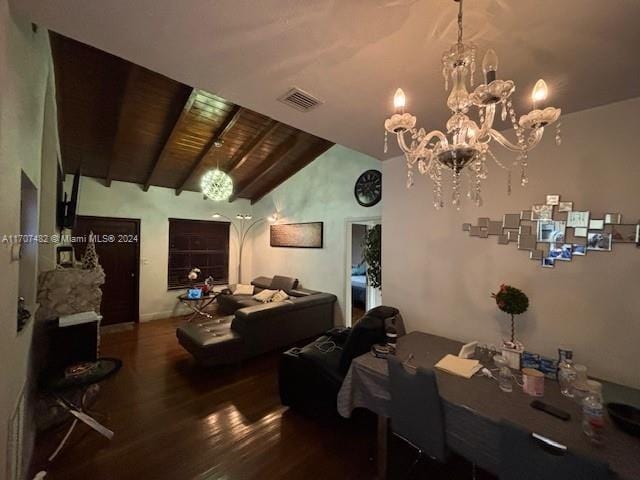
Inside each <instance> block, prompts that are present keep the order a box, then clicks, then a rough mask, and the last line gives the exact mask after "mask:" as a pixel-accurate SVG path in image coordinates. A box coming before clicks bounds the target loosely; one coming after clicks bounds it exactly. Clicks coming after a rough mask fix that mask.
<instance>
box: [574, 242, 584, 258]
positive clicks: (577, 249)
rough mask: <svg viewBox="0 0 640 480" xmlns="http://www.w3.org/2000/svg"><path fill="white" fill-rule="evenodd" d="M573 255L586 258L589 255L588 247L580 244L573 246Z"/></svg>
mask: <svg viewBox="0 0 640 480" xmlns="http://www.w3.org/2000/svg"><path fill="white" fill-rule="evenodd" d="M573 254H574V255H577V256H585V255H586V254H587V246H586V245H581V244H579V243H574V244H573Z"/></svg>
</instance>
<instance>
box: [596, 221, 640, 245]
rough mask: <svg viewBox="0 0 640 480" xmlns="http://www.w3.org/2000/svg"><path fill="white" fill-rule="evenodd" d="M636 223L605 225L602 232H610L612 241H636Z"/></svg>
mask: <svg viewBox="0 0 640 480" xmlns="http://www.w3.org/2000/svg"><path fill="white" fill-rule="evenodd" d="M637 229H638V226H637V225H625V224H617V225H613V224H612V225H605V227H604V233H610V234H611V240H612V241H613V243H636V231H637Z"/></svg>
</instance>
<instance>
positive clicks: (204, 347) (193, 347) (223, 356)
mask: <svg viewBox="0 0 640 480" xmlns="http://www.w3.org/2000/svg"><path fill="white" fill-rule="evenodd" d="M232 320H233V315H230V316H228V317H222V318H217V319H214V320H208V321H206V322H192V323H186V324H184V325H182V326H180V327H178V328H177V329H176V337H178V342H180V345H182V346H183V347H184V348H185V350H187V351H188V352H189V353H190V354H191V355H193V357H194V358H195V359H196V360H197V361H198V362H199V363H201V364H202V365H206V366H215V365H224V364H231V363H236V362H239V361H241V360H242V358H243V355H244V342H243V341H242V337H241V336H240V335H238V334H237V333H236V332H234V331H233V330H232V329H231V321H232Z"/></svg>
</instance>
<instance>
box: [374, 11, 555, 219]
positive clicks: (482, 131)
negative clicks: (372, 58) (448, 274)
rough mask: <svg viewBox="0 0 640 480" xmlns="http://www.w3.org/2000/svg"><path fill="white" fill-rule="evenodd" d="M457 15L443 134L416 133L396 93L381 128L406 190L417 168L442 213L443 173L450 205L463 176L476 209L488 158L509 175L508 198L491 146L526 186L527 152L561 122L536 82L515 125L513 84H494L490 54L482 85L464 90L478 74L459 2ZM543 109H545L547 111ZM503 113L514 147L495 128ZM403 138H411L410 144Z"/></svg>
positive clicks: (447, 56)
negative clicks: (510, 156)
mask: <svg viewBox="0 0 640 480" xmlns="http://www.w3.org/2000/svg"><path fill="white" fill-rule="evenodd" d="M455 1H457V2H458V3H459V10H458V41H457V42H456V43H455V44H454V45H453V46H452V47H451V48H450V49H449V50H447V51H446V52H444V54H443V55H442V75H443V76H444V83H445V90H448V89H449V80H451V84H452V87H451V92H450V94H449V97H448V99H447V106H448V107H449V109H450V110H451V111H452V112H453V115H451V117H450V118H449V120H448V121H447V124H446V134H445V133H443V132H441V131H439V130H434V131H431V132H428V133H427V132H426V131H425V130H424V128H420V129H417V128H416V117H415V116H413V115H411V114H410V113H408V112H405V109H404V107H405V95H404V92H403V91H402V89H400V88H399V89H398V90H397V91H396V94H395V96H394V106H395V113H394V115H392V116H391V118H388V119H387V120H386V121H385V123H384V127H385V143H384V151H385V153H386V151H387V133H388V132H391V133H394V134H396V136H397V139H398V145H399V146H400V149H401V150H402V151H403V152H404V154H405V157H406V160H407V188H411V187H412V186H413V169H414V166H415V165H417V169H418V172H420V173H421V174H423V175H428V176H429V177H430V178H431V180H432V181H433V204H434V207H435V208H438V209H439V208H442V207H443V206H444V202H443V200H442V183H443V175H444V173H445V172H450V174H451V176H452V198H451V203H452V204H453V205H454V206H455V207H456V208H458V209H459V208H460V198H461V190H462V181H463V178H462V177H463V176H464V177H466V178H467V183H468V187H469V189H468V193H467V196H468V197H469V198H471V199H472V200H473V201H474V203H475V204H476V205H478V206H480V205H482V197H481V183H482V180H484V179H486V178H487V173H488V170H487V158H490V159H491V160H493V161H494V162H495V163H496V164H497V165H498V166H499V167H500V168H502V169H504V170H506V171H507V192H508V193H511V166H507V165H505V164H504V163H502V162H500V161H499V160H498V159H497V158H496V156H495V155H494V154H493V153H492V151H491V149H490V143H491V141H492V140H495V141H496V142H498V144H500V145H501V146H503V147H504V148H506V149H507V150H510V151H512V152H515V153H516V154H517V158H516V160H515V161H514V162H513V164H514V165H515V166H517V167H519V169H520V184H521V185H522V186H526V185H527V183H528V182H529V180H528V178H527V163H528V155H529V150H531V149H533V148H534V147H535V146H536V145H538V143H539V142H540V140H541V139H542V135H543V133H544V128H545V127H546V126H547V125H551V124H552V123H554V122H555V121H556V120H558V117H559V116H560V109H559V108H554V107H546V106H545V101H546V98H547V93H548V92H547V85H546V83H545V82H544V80H538V82H537V83H536V84H535V87H534V89H533V93H532V96H531V99H532V102H533V109H532V111H531V112H529V113H527V114H526V115H522V116H521V117H520V119H519V120H518V119H517V117H516V112H515V110H514V108H513V104H512V101H511V95H512V94H513V92H514V90H515V84H514V83H513V82H512V81H511V80H501V79H498V78H497V75H496V74H497V70H498V56H497V55H496V53H495V52H494V51H493V50H492V49H489V50H487V52H486V54H485V56H484V59H483V61H482V70H483V72H484V75H485V83H483V84H481V85H478V86H477V87H476V88H475V90H473V91H472V92H471V93H469V91H468V90H467V82H469V84H470V86H473V85H474V74H475V70H476V46H475V45H473V44H472V43H463V41H462V1H463V0H455ZM472 107H475V108H476V109H477V111H478V121H479V123H476V122H475V121H474V120H472V119H471V118H469V116H468V115H467V114H468V113H469V111H470V109H471V108H472ZM545 107H546V108H545ZM498 108H500V109H501V113H500V116H501V119H502V121H506V120H507V117H508V118H509V120H510V121H511V125H512V126H513V130H514V132H515V136H516V141H515V143H513V142H511V141H510V140H508V139H507V138H506V137H505V136H504V135H503V134H502V133H500V132H498V131H497V130H495V129H494V128H493V122H494V119H495V115H496V109H498ZM405 134H408V136H409V137H410V140H409V143H407V139H406V138H405ZM556 143H557V144H558V145H559V144H560V123H559V122H558V123H557V124H556Z"/></svg>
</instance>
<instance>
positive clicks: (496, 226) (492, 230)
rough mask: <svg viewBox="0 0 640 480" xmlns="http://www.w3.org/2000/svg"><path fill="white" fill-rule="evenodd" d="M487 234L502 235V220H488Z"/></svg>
mask: <svg viewBox="0 0 640 480" xmlns="http://www.w3.org/2000/svg"><path fill="white" fill-rule="evenodd" d="M489 235H502V222H496V221H494V220H491V221H490V222H489Z"/></svg>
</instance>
